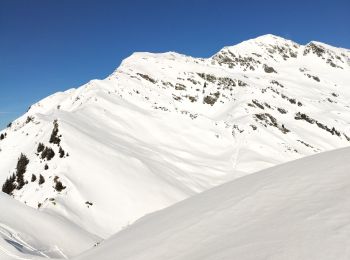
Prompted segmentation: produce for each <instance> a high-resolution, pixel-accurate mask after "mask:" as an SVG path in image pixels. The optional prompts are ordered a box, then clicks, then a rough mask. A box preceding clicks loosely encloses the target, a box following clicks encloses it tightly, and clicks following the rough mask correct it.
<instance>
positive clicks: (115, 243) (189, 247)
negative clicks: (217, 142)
mask: <svg viewBox="0 0 350 260" xmlns="http://www.w3.org/2000/svg"><path fill="white" fill-rule="evenodd" d="M349 158H350V148H345V149H339V150H335V151H331V152H326V153H322V154H318V155H315V156H311V157H307V158H304V159H300V160H296V161H293V162H289V163H286V164H283V165H280V166H277V167H273V168H270V169H267V170H263V171H261V172H258V173H256V174H252V175H250V176H247V177H242V178H240V179H237V180H235V181H232V182H229V183H227V184H224V185H222V186H219V187H217V188H214V189H211V190H209V191H207V192H204V193H202V194H199V195H197V196H194V197H192V198H189V199H187V200H185V201H183V202H180V203H178V204H176V205H174V206H172V207H170V208H167V209H165V210H162V211H159V212H157V213H153V214H150V215H148V216H146V217H144V218H142V219H141V220H140V221H138V222H136V223H135V224H134V225H132V226H130V227H129V228H127V229H125V230H123V231H121V232H119V233H118V234H116V235H115V236H113V237H112V238H111V239H109V240H107V241H105V242H104V243H102V244H101V245H100V246H99V247H97V248H94V249H93V250H90V251H88V252H86V253H85V254H83V255H81V256H80V257H78V258H77V260H78V259H84V260H90V259H91V260H92V259H104V260H109V259H123V260H127V259H133V260H137V259H142V260H158V259H159V260H163V259H172V260H175V259H176V260H180V259H184V260H185V259H186V260H189V259H191V260H194V259H201V260H209V259H212V260H218V259H240V260H242V259H252V260H253V259H254V260H257V259H278V260H280V259H318V260H319V259H337V260H340V259H349V258H350V249H349V242H348V241H349V239H350V188H349V187H350V163H349Z"/></svg>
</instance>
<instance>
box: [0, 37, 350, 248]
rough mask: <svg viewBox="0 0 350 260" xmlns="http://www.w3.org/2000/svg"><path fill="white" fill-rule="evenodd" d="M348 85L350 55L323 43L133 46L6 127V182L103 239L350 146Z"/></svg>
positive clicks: (0, 174)
mask: <svg viewBox="0 0 350 260" xmlns="http://www.w3.org/2000/svg"><path fill="white" fill-rule="evenodd" d="M349 87H350V51H349V50H346V49H340V48H335V47H332V46H329V45H326V44H323V43H319V42H310V43H309V44H307V45H305V46H303V45H299V44H297V43H294V42H292V41H289V40H286V39H283V38H280V37H277V36H273V35H265V36H261V37H258V38H256V39H253V40H249V41H245V42H242V43H240V44H238V45H235V46H231V47H225V48H223V49H222V50H220V51H219V52H218V53H217V54H215V55H213V56H212V57H210V58H206V59H203V58H193V57H188V56H184V55H180V54H177V53H173V52H169V53H161V54H152V53H135V54H133V55H131V56H130V57H129V58H127V59H125V60H124V61H123V62H122V64H121V65H120V67H119V68H118V69H116V70H115V71H114V72H113V73H112V74H111V75H110V76H109V77H107V78H106V79H103V80H92V81H90V82H89V83H87V84H85V85H83V86H81V87H79V88H77V89H71V90H68V91H65V92H62V93H56V94H54V95H52V96H49V97H47V98H45V99H43V100H41V101H40V102H38V103H36V104H34V105H32V106H31V107H30V109H29V110H28V112H27V113H26V114H24V115H23V116H22V117H20V118H18V119H17V120H15V121H14V122H12V123H11V124H10V125H9V127H8V128H7V129H5V130H3V131H2V132H1V133H0V139H1V140H0V162H1V163H0V183H2V184H6V185H5V186H4V188H5V190H6V191H7V192H8V193H10V194H12V195H13V197H14V198H15V199H17V200H19V201H21V202H23V203H25V204H27V205H29V206H30V207H33V208H35V209H37V210H38V211H40V212H42V213H47V214H51V215H55V216H57V217H60V218H62V219H65V220H67V221H68V222H69V223H74V224H75V225H76V226H77V227H78V228H80V229H82V230H85V231H86V232H87V233H89V234H94V235H95V236H96V237H97V238H96V241H98V240H99V239H100V238H106V237H108V236H110V235H112V234H114V233H115V232H117V231H119V230H121V229H123V228H124V227H126V226H128V225H130V224H131V223H133V222H134V221H135V220H137V219H138V218H140V217H142V216H144V215H145V214H147V213H150V212H153V211H156V210H159V209H162V208H164V207H167V206H169V205H172V204H174V203H176V202H178V201H180V200H183V199H185V198H188V197H190V196H192V195H194V194H197V193H199V192H202V191H205V190H207V189H209V188H212V187H214V186H217V185H219V184H222V183H225V182H228V181H230V180H233V179H236V178H238V177H241V176H244V175H247V174H250V173H253V172H255V171H258V170H261V169H264V168H267V167H270V166H274V165H277V164H280V163H283V162H286V161H289V160H292V159H297V158H300V157H303V156H307V155H311V154H314V153H318V152H321V151H326V150H330V149H334V148H339V147H345V146H349V144H350V124H349V122H350V105H349V99H350V88H349ZM6 180H8V181H6Z"/></svg>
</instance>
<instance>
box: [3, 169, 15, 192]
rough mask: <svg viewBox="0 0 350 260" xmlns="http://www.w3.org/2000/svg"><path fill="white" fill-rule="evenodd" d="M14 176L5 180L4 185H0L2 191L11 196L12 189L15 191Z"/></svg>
mask: <svg viewBox="0 0 350 260" xmlns="http://www.w3.org/2000/svg"><path fill="white" fill-rule="evenodd" d="M15 180H16V176H15V174H12V175H11V176H10V177H9V178H7V179H6V181H5V183H4V184H3V185H2V191H3V192H5V193H7V194H9V195H11V194H12V192H13V191H14V189H16V184H15Z"/></svg>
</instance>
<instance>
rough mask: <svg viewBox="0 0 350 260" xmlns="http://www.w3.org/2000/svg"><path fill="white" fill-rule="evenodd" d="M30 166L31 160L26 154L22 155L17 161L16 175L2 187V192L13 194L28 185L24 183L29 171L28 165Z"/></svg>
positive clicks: (8, 179)
mask: <svg viewBox="0 0 350 260" xmlns="http://www.w3.org/2000/svg"><path fill="white" fill-rule="evenodd" d="M28 164H29V159H28V158H27V156H26V155H25V154H23V153H22V154H21V156H20V157H19V158H18V161H17V167H16V173H14V174H12V175H11V176H10V177H9V178H7V180H6V181H5V183H4V184H3V185H2V191H3V192H5V193H7V194H12V192H13V191H14V190H15V189H17V190H20V189H22V188H23V186H24V185H25V184H26V183H25V181H24V174H25V172H26V171H27V165H28Z"/></svg>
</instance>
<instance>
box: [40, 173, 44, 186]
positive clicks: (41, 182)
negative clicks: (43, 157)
mask: <svg viewBox="0 0 350 260" xmlns="http://www.w3.org/2000/svg"><path fill="white" fill-rule="evenodd" d="M44 182H45V178H44V176H42V175H41V174H40V176H39V185H41V184H43V183H44Z"/></svg>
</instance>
